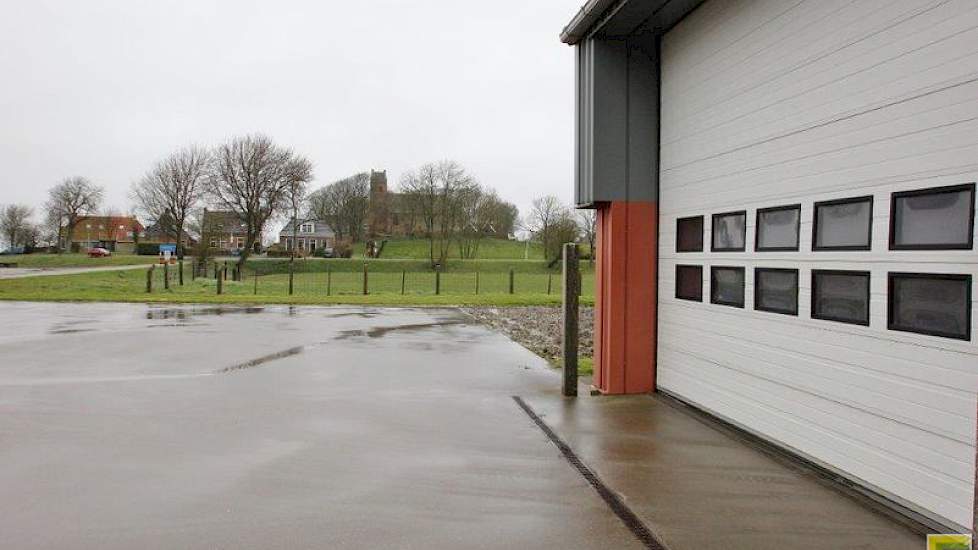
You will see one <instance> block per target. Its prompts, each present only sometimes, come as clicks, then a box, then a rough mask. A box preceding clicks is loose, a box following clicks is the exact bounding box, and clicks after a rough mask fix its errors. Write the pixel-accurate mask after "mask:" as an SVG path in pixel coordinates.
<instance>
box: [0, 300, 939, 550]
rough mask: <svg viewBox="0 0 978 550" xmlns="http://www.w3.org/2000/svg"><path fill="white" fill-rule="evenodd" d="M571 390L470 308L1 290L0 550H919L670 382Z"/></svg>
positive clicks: (916, 541) (903, 526)
mask: <svg viewBox="0 0 978 550" xmlns="http://www.w3.org/2000/svg"><path fill="white" fill-rule="evenodd" d="M558 386H559V377H558V376H557V373H556V372H555V371H553V370H551V369H550V368H549V367H548V366H547V365H546V364H545V363H544V362H543V361H542V360H541V359H539V358H538V357H536V356H535V355H533V354H531V353H530V352H528V351H527V350H525V349H523V348H522V347H520V346H518V345H516V344H514V343H513V342H511V341H510V340H508V339H506V338H505V337H503V336H501V335H499V334H496V333H494V332H491V331H490V330H488V329H486V328H484V327H482V326H481V325H477V324H473V322H472V321H471V319H470V318H469V317H468V316H466V315H465V314H463V313H461V312H459V311H456V310H432V309H365V308H317V307H303V308H295V307H285V306H283V307H244V306H240V307H223V306H218V307H213V306H177V307H167V306H146V305H137V304H26V303H0V464H2V465H3V467H2V468H0V548H17V549H37V548H70V549H89V548H90V549H116V548H118V549H130V548H140V549H156V548H159V549H163V548H167V549H169V548H180V549H198V548H199V549H205V548H206V549H213V548H229V549H231V548H233V549H252V548H253V549H274V548H289V549H296V548H331V549H332V548H358V549H359V548H419V549H420V548H424V549H440V548H451V549H455V548H487V549H492V548H501V549H506V550H515V549H524V548H533V549H536V548H545V549H548V548H553V549H565V548H574V549H578V548H584V549H587V548H601V549H604V548H615V549H629V548H653V549H661V548H663V547H665V548H668V549H670V550H707V549H708V550H774V549H777V550H822V549H824V548H887V549H888V550H914V549H916V548H923V546H924V541H923V538H922V536H921V535H920V534H919V531H918V530H917V528H916V527H915V526H913V525H909V524H907V523H905V522H901V521H895V520H894V519H893V518H892V517H891V516H890V515H889V514H888V513H887V512H886V510H884V509H882V508H881V507H879V506H878V505H875V503H874V502H872V501H871V500H869V499H866V498H865V497H862V496H860V495H854V494H848V495H844V494H842V493H840V492H839V491H838V490H837V489H835V488H834V486H833V485H832V484H831V483H829V482H826V480H825V479H823V478H822V477H821V476H818V475H814V474H812V473H811V472H810V471H808V470H806V469H804V468H800V467H798V466H797V464H796V463H794V462H792V461H788V460H785V459H783V457H779V456H777V455H772V453H770V452H768V451H767V450H765V449H763V448H759V447H757V446H756V445H753V444H752V443H751V442H750V441H746V440H744V438H742V437H740V436H738V435H737V434H736V433H731V431H730V430H729V429H725V428H722V427H720V426H719V425H717V424H716V423H715V422H710V421H707V420H705V419H704V418H703V417H702V415H699V414H694V413H691V412H689V411H688V410H686V409H685V407H683V406H681V405H677V404H676V403H674V402H672V401H671V400H670V399H668V398H666V397H663V396H629V397H614V398H611V397H591V396H587V395H586V392H582V395H581V396H580V397H578V398H576V399H564V398H562V397H560V395H558V394H557V393H556V389H557V388H558ZM514 396H516V397H517V398H516V399H514ZM663 543H664V544H663Z"/></svg>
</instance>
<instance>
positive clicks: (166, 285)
mask: <svg viewBox="0 0 978 550" xmlns="http://www.w3.org/2000/svg"><path fill="white" fill-rule="evenodd" d="M163 290H170V264H169V263H165V264H163Z"/></svg>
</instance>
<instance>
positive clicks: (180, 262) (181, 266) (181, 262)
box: [178, 260, 183, 286]
mask: <svg viewBox="0 0 978 550" xmlns="http://www.w3.org/2000/svg"><path fill="white" fill-rule="evenodd" d="M178 264H179V266H180V286H183V260H180V261H179V262H178Z"/></svg>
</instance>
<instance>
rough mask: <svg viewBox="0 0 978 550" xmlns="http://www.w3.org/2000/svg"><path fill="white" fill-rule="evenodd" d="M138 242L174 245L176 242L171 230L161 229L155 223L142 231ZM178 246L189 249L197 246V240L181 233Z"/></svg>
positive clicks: (188, 234) (184, 232) (185, 233)
mask: <svg viewBox="0 0 978 550" xmlns="http://www.w3.org/2000/svg"><path fill="white" fill-rule="evenodd" d="M139 242H140V243H148V244H176V242H177V240H176V238H175V236H174V232H173V231H172V230H170V229H166V228H163V227H161V225H160V224H159V223H155V224H153V225H150V226H149V227H147V228H146V229H145V230H143V232H142V234H141V235H140V238H139ZM180 244H182V245H183V247H184V248H190V247H192V246H194V245H196V244H197V240H196V239H194V238H193V236H191V235H190V233H187V232H186V231H183V232H182V233H181V237H180Z"/></svg>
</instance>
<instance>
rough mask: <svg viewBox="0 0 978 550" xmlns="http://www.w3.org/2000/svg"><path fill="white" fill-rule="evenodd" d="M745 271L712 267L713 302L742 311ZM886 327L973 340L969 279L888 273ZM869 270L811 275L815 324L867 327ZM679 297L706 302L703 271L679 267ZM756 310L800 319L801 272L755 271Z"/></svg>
mask: <svg viewBox="0 0 978 550" xmlns="http://www.w3.org/2000/svg"><path fill="white" fill-rule="evenodd" d="M744 273H745V271H744V268H743V267H734V266H712V267H711V268H710V302H711V303H713V304H719V305H725V306H733V307H739V308H743V307H744V294H745V292H744V286H745V281H744ZM888 278H889V285H888V288H889V290H888V304H887V306H888V307H887V310H888V315H887V328H889V329H890V330H899V331H905V332H916V333H920V334H927V335H931V336H943V337H947V338H957V339H961V340H971V275H949V274H928V273H889V275H888ZM869 282H870V273H869V272H868V271H840V270H823V269H815V270H812V302H811V316H812V318H813V319H823V320H827V321H837V322H840V323H851V324H856V325H864V326H869V323H870V321H869V318H870V315H869V306H870V293H869V289H870V286H869ZM676 298H678V299H680V300H691V301H695V302H702V301H703V266H699V265H677V266H676ZM754 309H755V310H758V311H768V312H772V313H781V314H784V315H798V270H797V269H775V268H761V267H758V268H755V269H754Z"/></svg>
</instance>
